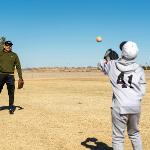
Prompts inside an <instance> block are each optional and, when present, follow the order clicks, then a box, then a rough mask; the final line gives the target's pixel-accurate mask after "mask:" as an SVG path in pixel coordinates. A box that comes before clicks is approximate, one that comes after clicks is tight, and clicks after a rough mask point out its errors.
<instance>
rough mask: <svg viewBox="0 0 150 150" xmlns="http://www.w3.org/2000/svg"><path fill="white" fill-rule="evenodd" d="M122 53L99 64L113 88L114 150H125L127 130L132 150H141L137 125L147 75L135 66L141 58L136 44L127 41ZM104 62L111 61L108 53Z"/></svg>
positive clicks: (122, 45) (122, 44)
mask: <svg viewBox="0 0 150 150" xmlns="http://www.w3.org/2000/svg"><path fill="white" fill-rule="evenodd" d="M120 49H121V57H120V58H119V59H116V60H112V59H106V60H103V61H101V62H100V63H99V64H98V67H99V68H100V69H101V70H102V71H103V72H104V73H105V74H107V75H108V77H109V79H110V82H111V84H112V90H113V96H112V109H111V114H112V147H113V149H114V150H123V149H124V148H123V144H124V131H125V129H126V127H127V132H128V136H129V138H130V140H131V143H132V147H133V149H134V150H142V142H141V138H140V134H139V129H138V124H139V118H140V107H141V99H142V97H143V96H144V94H145V87H146V86H145V85H146V81H145V74H144V70H143V69H142V67H140V66H139V65H138V64H137V63H136V62H135V59H136V57H137V54H138V47H137V45H136V43H134V42H132V41H124V42H122V43H121V44H120ZM104 58H109V53H108V54H107V52H106V54H105V57H104Z"/></svg>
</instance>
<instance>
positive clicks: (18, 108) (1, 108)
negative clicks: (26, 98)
mask: <svg viewBox="0 0 150 150" xmlns="http://www.w3.org/2000/svg"><path fill="white" fill-rule="evenodd" d="M6 109H7V110H9V106H1V107H0V111H2V110H6ZM14 109H15V110H16V109H17V110H21V109H24V108H23V107H21V106H14Z"/></svg>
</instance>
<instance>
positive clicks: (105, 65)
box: [97, 60, 111, 75]
mask: <svg viewBox="0 0 150 150" xmlns="http://www.w3.org/2000/svg"><path fill="white" fill-rule="evenodd" d="M110 64H111V61H106V60H100V62H99V63H98V64H97V67H98V68H99V69H100V70H101V71H102V72H104V73H105V74H106V75H108V73H109V70H110Z"/></svg>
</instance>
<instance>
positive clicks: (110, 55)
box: [104, 49, 119, 61]
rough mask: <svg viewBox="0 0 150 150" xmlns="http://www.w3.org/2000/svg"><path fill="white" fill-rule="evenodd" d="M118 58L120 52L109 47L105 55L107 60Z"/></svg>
mask: <svg viewBox="0 0 150 150" xmlns="http://www.w3.org/2000/svg"><path fill="white" fill-rule="evenodd" d="M118 58H119V56H118V54H117V53H116V52H115V51H114V50H112V49H108V50H107V51H106V53H105V55H104V59H105V60H106V61H110V60H116V59H118Z"/></svg>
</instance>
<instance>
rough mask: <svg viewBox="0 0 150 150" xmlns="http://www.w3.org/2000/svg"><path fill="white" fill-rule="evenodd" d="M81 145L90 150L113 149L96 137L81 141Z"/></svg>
mask: <svg viewBox="0 0 150 150" xmlns="http://www.w3.org/2000/svg"><path fill="white" fill-rule="evenodd" d="M81 145H83V146H84V147H86V148H88V149H90V150H113V148H112V147H109V146H108V145H107V144H105V143H103V142H99V141H98V140H97V139H96V138H94V137H93V138H87V139H86V140H85V141H83V142H81Z"/></svg>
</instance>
